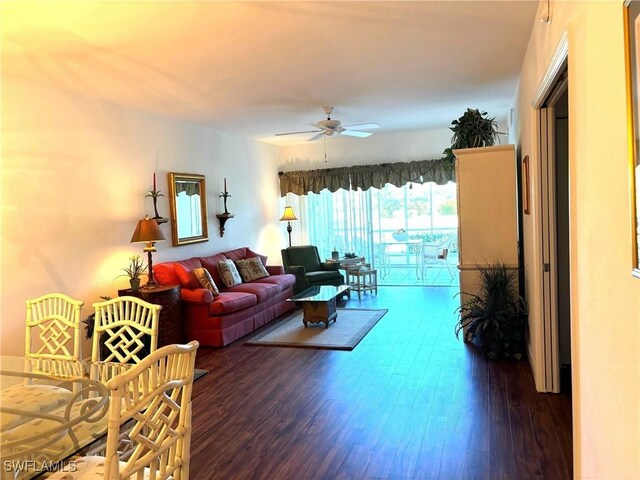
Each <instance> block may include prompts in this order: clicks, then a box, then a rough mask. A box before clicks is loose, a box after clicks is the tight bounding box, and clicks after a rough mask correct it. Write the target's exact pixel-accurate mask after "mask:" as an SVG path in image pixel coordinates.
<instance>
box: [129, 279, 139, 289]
mask: <svg viewBox="0 0 640 480" xmlns="http://www.w3.org/2000/svg"><path fill="white" fill-rule="evenodd" d="M129 285H131V290H134V291H136V290H138V289H140V279H139V278H130V279H129Z"/></svg>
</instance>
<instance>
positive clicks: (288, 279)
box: [252, 273, 296, 292]
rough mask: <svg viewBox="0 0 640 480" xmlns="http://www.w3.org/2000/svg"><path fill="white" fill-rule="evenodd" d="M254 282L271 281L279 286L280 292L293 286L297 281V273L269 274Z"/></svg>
mask: <svg viewBox="0 0 640 480" xmlns="http://www.w3.org/2000/svg"><path fill="white" fill-rule="evenodd" d="M252 283H270V284H272V285H276V286H277V287H278V291H279V292H283V291H285V290H286V289H287V288H290V287H293V286H294V285H295V283H296V277H295V275H291V274H289V273H285V274H282V275H269V276H268V277H264V278H261V279H259V280H255V281H254V282H252Z"/></svg>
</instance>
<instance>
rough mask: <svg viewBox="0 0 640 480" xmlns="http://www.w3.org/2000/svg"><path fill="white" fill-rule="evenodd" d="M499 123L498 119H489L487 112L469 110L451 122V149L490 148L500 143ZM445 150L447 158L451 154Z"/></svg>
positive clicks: (474, 109)
mask: <svg viewBox="0 0 640 480" xmlns="http://www.w3.org/2000/svg"><path fill="white" fill-rule="evenodd" d="M497 128H498V122H496V117H491V118H489V117H488V116H487V112H481V111H480V110H478V109H477V108H467V111H466V112H464V114H463V115H462V116H461V117H460V118H458V119H457V120H454V121H452V122H451V127H449V129H450V130H451V131H452V132H453V137H451V149H456V148H476V147H490V146H492V145H494V144H495V143H496V141H498V131H497ZM447 150H448V149H445V151H444V152H443V153H444V154H445V158H448V157H449V156H450V153H448V152H447Z"/></svg>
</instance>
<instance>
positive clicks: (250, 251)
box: [247, 248, 267, 267]
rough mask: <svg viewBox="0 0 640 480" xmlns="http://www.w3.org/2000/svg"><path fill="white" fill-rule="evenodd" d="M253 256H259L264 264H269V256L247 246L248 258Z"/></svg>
mask: <svg viewBox="0 0 640 480" xmlns="http://www.w3.org/2000/svg"><path fill="white" fill-rule="evenodd" d="M253 257H258V258H259V259H260V261H261V262H262V265H264V266H265V267H266V266H267V256H266V255H261V254H260V253H257V252H254V251H253V250H251V249H250V248H247V258H253Z"/></svg>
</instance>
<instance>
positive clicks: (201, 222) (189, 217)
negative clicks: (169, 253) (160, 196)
mask: <svg viewBox="0 0 640 480" xmlns="http://www.w3.org/2000/svg"><path fill="white" fill-rule="evenodd" d="M169 195H170V197H171V201H170V207H171V234H172V237H173V246H174V247H177V246H178V245H188V244H191V243H197V242H206V241H208V240H209V232H208V229H207V193H206V190H205V181H204V175H197V174H191V173H174V172H170V173H169Z"/></svg>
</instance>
